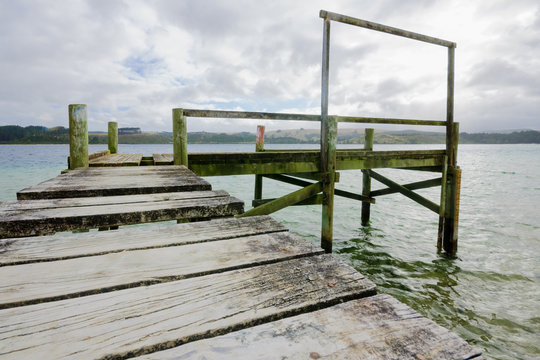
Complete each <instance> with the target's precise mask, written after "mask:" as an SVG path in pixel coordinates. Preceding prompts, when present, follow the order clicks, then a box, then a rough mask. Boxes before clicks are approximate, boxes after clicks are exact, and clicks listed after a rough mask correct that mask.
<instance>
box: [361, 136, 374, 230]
mask: <svg viewBox="0 0 540 360" xmlns="http://www.w3.org/2000/svg"><path fill="white" fill-rule="evenodd" d="M374 132H375V130H373V129H365V134H364V150H369V151H372V150H373V134H374ZM370 193H371V176H369V173H368V172H367V171H363V174H362V195H364V196H370ZM370 211H371V204H370V203H369V202H365V201H363V202H362V226H367V225H369V217H370Z"/></svg>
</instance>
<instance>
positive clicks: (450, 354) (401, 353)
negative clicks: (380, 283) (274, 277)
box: [139, 294, 482, 360]
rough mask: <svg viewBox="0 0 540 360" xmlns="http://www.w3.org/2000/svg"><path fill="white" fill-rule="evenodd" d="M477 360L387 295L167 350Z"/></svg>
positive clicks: (172, 353)
mask: <svg viewBox="0 0 540 360" xmlns="http://www.w3.org/2000/svg"><path fill="white" fill-rule="evenodd" d="M187 358H190V359H207V360H211V359H216V360H218V359H219V360H221V359H246V360H248V359H268V360H271V359H291V360H292V359H319V358H320V359H335V360H341V359H342V360H345V359H363V360H380V359H453V360H467V359H481V358H482V357H481V353H480V352H479V351H478V350H477V349H475V348H473V347H471V346H470V345H468V344H467V343H466V342H465V341H463V340H462V339H461V338H459V337H458V336H456V335H455V334H452V333H451V332H449V331H448V330H446V329H444V328H443V327H441V326H439V325H437V324H435V323H434V322H433V321H431V320H428V319H426V318H424V317H422V316H421V315H420V314H419V313H417V312H416V311H414V310H412V309H411V308H409V307H408V306H406V305H405V304H403V303H400V302H399V301H397V300H396V299H394V298H392V297H391V296H388V295H384V294H382V295H376V296H372V297H368V298H363V299H359V300H352V301H349V302H346V303H343V304H338V305H335V306H332V307H329V308H326V309H322V310H318V311H314V312H312V313H307V314H302V315H298V316H295V317H291V318H286V319H282V320H279V321H275V322H271V323H268V324H263V325H259V326H256V327H253V328H250V329H244V330H240V331H236V332H232V333H229V334H226V335H222V336H218V337H215V338H212V339H205V340H200V341H194V342H192V343H189V344H185V345H183V346H179V347H176V348H173V349H170V350H165V351H160V352H156V353H153V354H148V355H143V356H141V357H140V358H139V359H140V360H157V359H160V360H173V359H187Z"/></svg>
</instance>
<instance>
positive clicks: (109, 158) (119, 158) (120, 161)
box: [88, 153, 143, 167]
mask: <svg viewBox="0 0 540 360" xmlns="http://www.w3.org/2000/svg"><path fill="white" fill-rule="evenodd" d="M142 156H143V154H142V153H139V154H109V155H105V156H103V157H99V158H96V159H93V160H90V161H89V162H88V166H99V167H109V166H139V165H140V164H141V160H142Z"/></svg>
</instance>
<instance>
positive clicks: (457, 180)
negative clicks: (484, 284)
mask: <svg viewBox="0 0 540 360" xmlns="http://www.w3.org/2000/svg"><path fill="white" fill-rule="evenodd" d="M452 130H453V134H452V152H453V154H454V161H457V146H458V142H459V124H458V123H454V125H453V129H452ZM446 178H447V180H446V200H445V214H444V225H443V228H444V230H443V240H442V248H443V250H444V251H445V252H446V253H448V254H450V255H452V256H454V255H455V254H456V253H457V247H458V217H459V195H460V186H461V169H459V168H458V167H457V166H448V169H447V174H446Z"/></svg>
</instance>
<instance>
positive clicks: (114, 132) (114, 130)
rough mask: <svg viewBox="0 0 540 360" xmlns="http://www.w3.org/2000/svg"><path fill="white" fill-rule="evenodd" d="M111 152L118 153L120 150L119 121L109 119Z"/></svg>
mask: <svg viewBox="0 0 540 360" xmlns="http://www.w3.org/2000/svg"><path fill="white" fill-rule="evenodd" d="M108 139H109V152H110V153H111V154H116V153H117V152H118V123H117V122H115V121H109V136H108Z"/></svg>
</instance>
